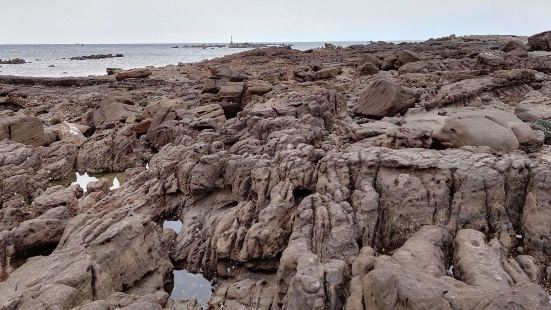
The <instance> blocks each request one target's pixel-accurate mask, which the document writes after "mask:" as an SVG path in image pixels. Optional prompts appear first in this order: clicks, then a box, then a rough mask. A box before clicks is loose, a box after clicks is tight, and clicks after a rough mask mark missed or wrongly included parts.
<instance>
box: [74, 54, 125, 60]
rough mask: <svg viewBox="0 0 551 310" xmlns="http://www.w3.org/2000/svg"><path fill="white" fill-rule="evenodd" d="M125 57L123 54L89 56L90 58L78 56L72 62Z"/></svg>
mask: <svg viewBox="0 0 551 310" xmlns="http://www.w3.org/2000/svg"><path fill="white" fill-rule="evenodd" d="M119 57H124V55H123V54H114V55H113V54H98V55H89V56H78V57H71V58H69V59H70V60H95V59H106V58H119Z"/></svg>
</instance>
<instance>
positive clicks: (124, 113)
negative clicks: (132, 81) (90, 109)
mask: <svg viewBox="0 0 551 310" xmlns="http://www.w3.org/2000/svg"><path fill="white" fill-rule="evenodd" d="M137 113H138V109H137V107H135V106H132V105H129V104H124V103H121V102H114V103H110V104H106V105H104V106H102V107H101V108H99V109H97V110H96V111H94V115H93V119H94V125H95V126H96V127H100V126H103V125H107V124H112V123H118V122H121V121H124V122H125V123H129V122H134V120H135V118H136V115H137Z"/></svg>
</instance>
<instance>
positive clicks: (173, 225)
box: [163, 221, 182, 234]
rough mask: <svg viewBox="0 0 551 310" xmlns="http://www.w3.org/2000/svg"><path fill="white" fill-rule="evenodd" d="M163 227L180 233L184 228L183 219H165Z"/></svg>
mask: <svg viewBox="0 0 551 310" xmlns="http://www.w3.org/2000/svg"><path fill="white" fill-rule="evenodd" d="M163 228H165V229H172V230H174V231H175V232H176V233H177V234H179V233H180V231H181V230H182V221H164V222H163Z"/></svg>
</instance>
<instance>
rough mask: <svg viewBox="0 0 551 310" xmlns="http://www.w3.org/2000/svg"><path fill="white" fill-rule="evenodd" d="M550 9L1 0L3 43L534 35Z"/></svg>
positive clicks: (485, 1) (540, 3)
mask: <svg viewBox="0 0 551 310" xmlns="http://www.w3.org/2000/svg"><path fill="white" fill-rule="evenodd" d="M550 13H551V0H377V1H376V0H273V1H263V0H0V44H10V43H76V42H82V43H177V42H178V43H179V42H227V41H229V39H230V35H233V36H234V41H239V42H245V41H249V42H252V41H273V42H275V41H367V40H422V39H428V38H430V37H440V36H445V35H449V34H452V33H455V34H458V35H461V34H517V35H529V34H534V33H536V32H541V31H544V30H551V18H550V17H549V14H550Z"/></svg>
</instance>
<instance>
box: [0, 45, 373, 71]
mask: <svg viewBox="0 0 551 310" xmlns="http://www.w3.org/2000/svg"><path fill="white" fill-rule="evenodd" d="M329 43H332V44H334V45H336V46H343V47H346V46H350V45H353V44H366V43H367V42H329ZM282 44H290V45H292V47H293V48H295V49H298V50H308V49H313V48H320V47H323V46H324V44H325V42H289V43H282ZM213 45H214V44H213ZM176 46H178V48H175V47H176ZM189 46H193V44H188V43H167V44H44V45H0V59H3V60H9V59H14V58H22V59H24V60H25V61H26V62H27V63H25V64H17V65H0V75H15V76H34V77H85V76H94V75H105V74H106V69H107V68H121V69H133V68H143V67H146V66H155V67H160V66H166V65H176V64H178V63H193V62H198V61H202V60H206V59H213V58H218V57H222V56H225V55H229V54H232V53H238V52H242V51H246V50H249V49H247V48H229V47H228V46H227V45H225V46H223V47H207V48H203V47H189ZM98 54H113V55H115V54H123V55H124V57H117V58H106V59H93V60H70V58H71V57H79V56H89V55H98Z"/></svg>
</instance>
